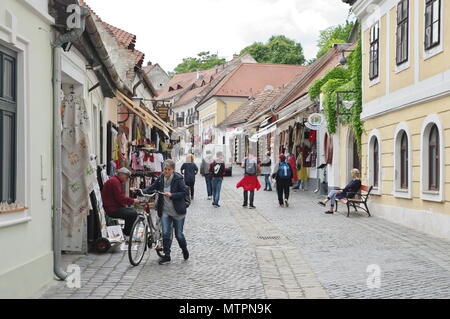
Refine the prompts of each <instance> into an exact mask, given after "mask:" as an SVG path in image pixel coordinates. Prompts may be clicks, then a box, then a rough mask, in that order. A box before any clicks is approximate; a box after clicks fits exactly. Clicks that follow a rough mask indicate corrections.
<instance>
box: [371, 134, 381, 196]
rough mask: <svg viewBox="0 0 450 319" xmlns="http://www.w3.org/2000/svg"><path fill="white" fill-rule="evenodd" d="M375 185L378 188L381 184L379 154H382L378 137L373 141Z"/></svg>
mask: <svg viewBox="0 0 450 319" xmlns="http://www.w3.org/2000/svg"><path fill="white" fill-rule="evenodd" d="M372 156H373V160H372V163H373V187H376V188H378V186H379V185H380V180H379V175H380V174H379V172H380V161H379V156H380V147H379V145H378V139H377V138H375V140H374V142H373V153H372Z"/></svg>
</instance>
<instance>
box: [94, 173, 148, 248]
mask: <svg viewBox="0 0 450 319" xmlns="http://www.w3.org/2000/svg"><path fill="white" fill-rule="evenodd" d="M130 175H131V173H130V171H129V170H128V169H126V168H121V169H120V170H118V171H117V174H116V176H113V177H111V178H110V179H109V180H108V181H107V182H106V183H105V185H103V190H102V200H103V207H104V209H105V212H106V214H107V215H108V216H109V217H111V218H120V219H124V220H125V229H124V230H123V233H124V235H125V239H126V240H128V237H129V236H130V233H131V228H132V227H133V224H134V221H135V220H136V218H137V212H136V211H135V210H134V209H133V208H129V206H131V205H133V204H137V203H139V200H137V199H133V198H129V197H126V196H125V194H124V192H123V189H122V184H124V183H126V182H127V181H128V180H129V178H130Z"/></svg>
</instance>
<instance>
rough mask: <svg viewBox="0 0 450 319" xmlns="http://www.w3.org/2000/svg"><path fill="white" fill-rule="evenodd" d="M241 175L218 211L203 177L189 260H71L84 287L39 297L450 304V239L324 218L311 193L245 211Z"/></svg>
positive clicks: (265, 200) (189, 232) (268, 197)
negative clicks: (375, 274) (373, 281)
mask: <svg viewBox="0 0 450 319" xmlns="http://www.w3.org/2000/svg"><path fill="white" fill-rule="evenodd" d="M234 175H235V176H234V177H233V178H226V179H225V182H224V185H223V188H222V198H221V205H222V207H221V208H219V209H213V208H212V206H211V202H210V201H207V200H206V187H205V185H204V181H203V179H200V178H198V179H197V184H196V190H197V194H196V198H195V200H194V202H193V204H192V206H191V208H190V209H189V213H188V217H187V220H186V226H185V233H186V237H187V240H188V245H189V248H190V252H191V259H190V260H189V261H187V262H185V261H184V260H183V258H182V254H181V251H180V250H179V249H178V247H177V243H176V241H175V242H174V245H173V248H174V249H173V253H172V263H171V264H170V265H166V266H160V265H158V257H157V255H156V253H155V252H154V251H151V252H150V253H149V254H147V255H146V256H145V259H144V260H143V262H142V264H141V265H140V266H139V267H136V268H134V267H132V266H130V264H129V261H128V256H127V254H126V252H121V251H119V252H116V253H108V254H105V255H97V254H93V253H92V254H90V255H89V256H84V255H82V256H80V255H64V256H63V261H64V265H69V264H77V265H79V266H80V267H81V270H82V274H81V275H82V287H81V288H80V289H69V288H67V287H66V285H65V283H63V282H56V281H55V283H54V284H52V285H51V286H50V287H48V288H47V289H46V290H45V291H42V292H41V293H40V294H39V295H38V296H36V298H177V299H190V298H219V299H221V298H250V299H252V298H294V299H297V298H450V285H449V283H450V253H449V247H450V243H449V242H448V241H445V240H443V239H439V238H433V237H430V236H427V235H424V234H421V233H418V232H415V231H412V230H410V229H407V228H404V227H402V226H398V225H396V224H392V223H390V222H388V221H386V220H383V219H381V218H378V217H376V216H374V217H371V218H368V217H367V215H365V214H352V215H351V217H350V218H346V216H345V215H344V213H343V212H342V213H337V214H335V215H331V216H330V215H325V214H323V211H324V209H323V208H322V207H320V206H318V205H317V204H316V202H317V201H318V198H319V196H318V195H316V194H313V193H311V192H302V191H299V192H294V193H292V194H291V200H290V207H289V208H287V209H281V208H278V207H277V206H278V205H277V201H276V193H275V192H271V193H268V192H263V191H262V190H261V191H260V192H257V193H256V200H255V206H256V207H257V209H256V210H248V209H243V208H242V206H241V205H242V193H241V190H237V189H236V188H235V184H236V182H237V181H238V179H239V178H240V172H235V174H234ZM261 182H262V179H261ZM341 210H342V208H341ZM374 215H376V212H374ZM369 265H377V266H378V267H379V268H380V270H381V282H380V284H381V285H380V288H375V289H370V288H369V287H368V285H367V280H368V278H369V276H370V273H369V272H367V268H368V266H369Z"/></svg>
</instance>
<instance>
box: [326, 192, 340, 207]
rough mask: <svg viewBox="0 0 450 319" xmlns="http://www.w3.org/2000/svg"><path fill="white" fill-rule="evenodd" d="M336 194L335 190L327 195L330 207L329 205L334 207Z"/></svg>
mask: <svg viewBox="0 0 450 319" xmlns="http://www.w3.org/2000/svg"><path fill="white" fill-rule="evenodd" d="M337 194H338V192H337V191H336V190H334V191H331V192H330V193H329V194H328V199H329V200H330V205H331V207H334V206H336V196H337Z"/></svg>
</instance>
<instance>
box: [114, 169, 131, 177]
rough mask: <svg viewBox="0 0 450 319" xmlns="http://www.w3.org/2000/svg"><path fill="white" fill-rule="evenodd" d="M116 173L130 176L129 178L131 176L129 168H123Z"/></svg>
mask: <svg viewBox="0 0 450 319" xmlns="http://www.w3.org/2000/svg"><path fill="white" fill-rule="evenodd" d="M116 173H117V174H125V175H128V177H129V176H131V172H130V170H129V169H128V168H126V167H122V168H121V169H119V170H118V171H117V172H116Z"/></svg>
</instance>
